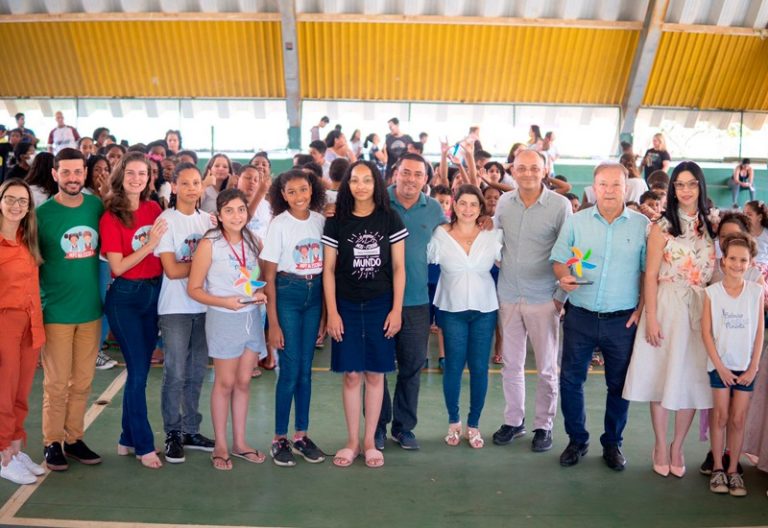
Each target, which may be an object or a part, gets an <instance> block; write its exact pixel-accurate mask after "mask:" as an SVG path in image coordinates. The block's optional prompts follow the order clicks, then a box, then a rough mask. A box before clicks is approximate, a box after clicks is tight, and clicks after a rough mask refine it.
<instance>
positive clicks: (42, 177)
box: [24, 152, 59, 205]
mask: <svg viewBox="0 0 768 528" xmlns="http://www.w3.org/2000/svg"><path fill="white" fill-rule="evenodd" d="M52 170H53V154H51V153H50V152H41V153H40V154H38V155H37V156H35V159H34V160H32V166H31V167H30V168H29V172H28V173H27V177H26V178H24V181H25V182H27V183H28V184H29V185H37V186H38V187H40V188H41V189H43V190H44V191H45V192H46V193H48V196H53V195H54V194H56V193H57V192H59V186H58V185H57V184H56V181H55V180H54V179H53V176H52V174H51V171H52ZM37 205H40V204H37Z"/></svg>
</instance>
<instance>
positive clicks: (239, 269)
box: [187, 189, 267, 470]
mask: <svg viewBox="0 0 768 528" xmlns="http://www.w3.org/2000/svg"><path fill="white" fill-rule="evenodd" d="M249 217H250V215H249V213H248V200H247V198H246V196H245V194H244V193H243V192H242V191H240V190H237V189H226V190H224V191H222V192H221V193H219V195H218V196H217V197H216V218H217V226H216V227H215V228H214V229H211V230H209V231H208V232H207V233H206V234H205V235H204V236H203V238H202V239H201V240H200V243H199V245H198V247H197V250H196V251H195V255H194V257H193V258H192V268H191V269H190V272H189V283H188V286H187V292H188V293H189V296H190V297H191V298H192V299H193V300H195V301H197V302H199V303H202V304H205V305H207V306H208V311H207V313H206V317H205V334H206V341H207V343H208V355H209V356H210V357H212V358H213V368H214V382H213V391H212V392H211V414H212V421H213V430H214V434H215V437H216V440H215V447H214V449H213V453H212V455H211V462H212V463H213V467H214V468H215V469H219V470H230V469H232V461H231V460H230V458H229V449H228V446H227V441H226V437H227V419H228V417H229V409H230V408H231V409H232V437H233V438H232V455H233V456H236V457H238V458H242V459H243V460H246V461H248V462H252V463H256V464H260V463H262V462H264V459H265V456H264V454H263V453H261V452H259V451H258V450H256V449H254V448H252V447H251V446H250V445H249V444H248V443H247V441H246V435H245V424H246V418H247V416H248V400H249V387H250V382H251V372H253V367H254V366H255V365H256V362H257V361H258V352H257V351H258V350H263V349H264V347H265V342H264V328H263V326H262V324H261V317H260V315H259V311H258V310H257V309H256V306H255V305H258V304H264V303H265V302H266V300H267V297H266V295H265V294H264V293H263V292H262V291H261V289H262V288H263V287H264V285H265V283H264V282H260V281H259V275H260V270H261V265H260V264H261V263H260V261H259V257H260V253H261V244H260V242H259V241H258V239H257V238H256V237H255V236H254V235H252V234H251V232H250V231H249V230H248V229H247V228H246V224H247V223H248V220H249V219H250V218H249Z"/></svg>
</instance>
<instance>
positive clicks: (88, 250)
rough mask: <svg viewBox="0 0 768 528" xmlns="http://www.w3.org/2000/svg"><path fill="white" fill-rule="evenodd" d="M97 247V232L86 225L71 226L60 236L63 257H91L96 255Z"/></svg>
mask: <svg viewBox="0 0 768 528" xmlns="http://www.w3.org/2000/svg"><path fill="white" fill-rule="evenodd" d="M98 247H99V233H98V232H97V231H96V230H95V229H93V228H92V227H88V226H86V225H79V226H75V227H71V228H69V229H67V231H66V232H65V233H64V235H63V236H62V237H61V249H62V250H63V251H64V258H65V259H81V258H89V257H92V256H94V255H96V250H97V249H98Z"/></svg>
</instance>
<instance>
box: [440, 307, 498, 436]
mask: <svg viewBox="0 0 768 528" xmlns="http://www.w3.org/2000/svg"><path fill="white" fill-rule="evenodd" d="M496 315H497V311H496V310H494V311H493V312H486V313H483V312H478V311H476V310H467V311H464V312H444V311H443V310H439V311H438V312H437V320H438V321H439V322H438V325H439V326H440V328H442V329H443V336H444V337H445V369H444V370H443V396H444V397H445V406H446V408H447V409H448V423H457V422H459V421H460V418H459V395H460V394H461V376H462V374H463V373H464V365H467V366H468V367H469V417H468V418H467V426H469V427H477V426H478V424H479V423H480V413H482V412H483V406H484V405H485V395H486V393H487V392H488V358H489V356H490V355H491V342H492V341H493V336H494V331H495V329H496Z"/></svg>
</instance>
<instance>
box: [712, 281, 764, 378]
mask: <svg viewBox="0 0 768 528" xmlns="http://www.w3.org/2000/svg"><path fill="white" fill-rule="evenodd" d="M706 292H707V296H709V300H710V305H711V308H710V313H711V315H712V335H713V337H714V338H715V348H717V355H719V356H720V360H721V361H722V362H723V364H724V365H725V366H726V368H728V369H730V370H747V369H748V368H749V362H750V361H751V360H752V351H753V349H754V346H755V336H756V335H757V326H758V324H759V321H758V317H762V316H763V314H762V310H760V299H761V298H762V295H763V289H762V288H761V287H760V285H759V284H757V283H754V282H750V281H744V288H743V289H742V290H741V293H740V294H739V296H738V297H736V298H733V297H731V296H730V295H728V292H726V291H725V288H724V287H723V283H722V282H718V283H716V284H713V285H712V286H709V287H707V290H706ZM707 370H710V371H711V370H715V366H714V365H713V364H712V361H711V360H710V359H707Z"/></svg>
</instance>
